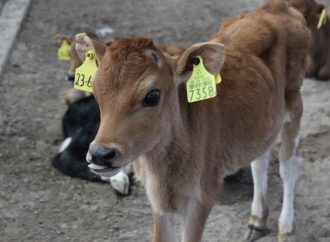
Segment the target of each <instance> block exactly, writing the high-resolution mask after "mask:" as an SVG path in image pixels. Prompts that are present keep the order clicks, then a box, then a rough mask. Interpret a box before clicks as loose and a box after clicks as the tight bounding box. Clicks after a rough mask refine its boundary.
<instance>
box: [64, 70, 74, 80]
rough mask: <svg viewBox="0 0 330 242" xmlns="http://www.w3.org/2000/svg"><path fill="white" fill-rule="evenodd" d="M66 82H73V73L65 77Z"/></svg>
mask: <svg viewBox="0 0 330 242" xmlns="http://www.w3.org/2000/svg"><path fill="white" fill-rule="evenodd" d="M66 80H67V81H69V82H73V81H74V73H71V72H69V73H67V75H66Z"/></svg>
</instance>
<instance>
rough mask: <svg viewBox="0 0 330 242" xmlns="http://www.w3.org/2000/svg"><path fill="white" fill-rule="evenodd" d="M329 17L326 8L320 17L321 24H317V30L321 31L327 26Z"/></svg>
mask: <svg viewBox="0 0 330 242" xmlns="http://www.w3.org/2000/svg"><path fill="white" fill-rule="evenodd" d="M327 16H328V12H327V10H326V9H325V8H324V9H323V10H322V13H321V15H320V18H319V22H318V23H317V28H318V29H320V28H321V27H322V26H323V25H325V24H326V23H327Z"/></svg>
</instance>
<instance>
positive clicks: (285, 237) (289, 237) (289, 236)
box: [278, 233, 296, 242]
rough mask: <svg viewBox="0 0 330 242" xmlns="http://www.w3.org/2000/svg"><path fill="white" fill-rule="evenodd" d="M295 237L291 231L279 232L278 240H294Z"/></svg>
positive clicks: (283, 241)
mask: <svg viewBox="0 0 330 242" xmlns="http://www.w3.org/2000/svg"><path fill="white" fill-rule="evenodd" d="M295 241H296V238H295V236H294V234H293V233H287V234H279V235H278V242H295Z"/></svg>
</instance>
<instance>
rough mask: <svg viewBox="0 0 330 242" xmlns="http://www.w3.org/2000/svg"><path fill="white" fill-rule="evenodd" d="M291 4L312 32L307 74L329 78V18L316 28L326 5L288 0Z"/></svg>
mask: <svg viewBox="0 0 330 242" xmlns="http://www.w3.org/2000/svg"><path fill="white" fill-rule="evenodd" d="M288 2H289V4H290V5H291V6H293V7H294V8H296V9H298V10H299V11H300V12H301V13H302V14H303V15H304V16H305V19H306V22H307V25H308V28H309V29H310V31H311V33H312V43H311V48H310V52H309V58H308V68H307V75H308V76H310V77H315V78H317V79H320V80H329V79H330V18H329V16H327V17H326V21H325V24H322V25H321V27H320V28H317V25H318V22H319V20H320V16H321V13H322V11H323V10H324V9H325V10H326V7H325V6H324V5H323V4H319V3H317V2H316V1H314V0H289V1H288Z"/></svg>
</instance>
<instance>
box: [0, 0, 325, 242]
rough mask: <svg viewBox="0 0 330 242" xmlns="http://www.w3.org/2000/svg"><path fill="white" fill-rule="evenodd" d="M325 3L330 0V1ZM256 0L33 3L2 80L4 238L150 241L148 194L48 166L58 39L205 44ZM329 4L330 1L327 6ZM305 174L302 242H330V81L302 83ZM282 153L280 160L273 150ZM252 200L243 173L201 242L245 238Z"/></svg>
mask: <svg viewBox="0 0 330 242" xmlns="http://www.w3.org/2000/svg"><path fill="white" fill-rule="evenodd" d="M326 1H328V0H326ZM258 2H259V1H258V0H231V1H226V0H203V1H198V0H167V1H160V0H140V1H133V0H129V1H119V0H96V1H89V0H80V1H70V0H56V1H55V0H49V1H44V0H34V1H33V2H32V6H31V8H30V11H29V13H28V16H27V18H26V20H25V22H24V24H23V26H22V31H21V33H20V34H19V36H18V39H17V42H16V44H15V46H14V49H13V51H12V54H11V56H10V58H9V61H8V63H7V66H6V68H5V71H4V74H3V75H2V77H1V79H0V241H4V242H7V241H15V242H16V241H38V242H39V241H40V242H43V241H95V242H96V241H99V242H101V241H111V242H120V241H137V242H140V241H150V238H151V231H152V230H151V227H152V216H151V208H150V206H149V203H148V200H147V199H146V196H145V192H144V189H143V187H141V186H140V185H139V184H135V185H134V186H133V189H132V194H131V196H129V197H125V198H120V197H118V196H116V195H115V194H114V192H113V191H112V189H111V188H110V185H108V184H99V183H91V182H86V181H82V180H78V179H72V178H70V177H66V176H63V175H62V174H60V173H58V172H57V171H56V170H54V169H53V168H52V167H51V166H50V159H51V157H52V156H53V155H54V154H55V153H56V151H57V149H58V145H59V143H60V141H61V127H60V122H61V121H60V120H61V116H62V115H63V113H64V112H65V108H66V107H65V105H64V102H63V93H64V91H65V90H66V89H67V88H69V87H70V85H71V83H68V82H65V81H64V74H65V72H66V70H67V69H68V63H66V62H59V61H58V60H57V59H56V48H55V47H54V46H52V44H51V38H52V36H54V35H55V34H56V33H64V34H69V35H72V34H74V33H77V32H79V30H80V28H81V27H84V28H86V27H87V28H90V29H104V28H105V27H111V28H112V30H113V31H114V32H113V33H112V34H110V35H108V36H107V37H114V36H136V35H148V36H152V37H153V38H154V39H155V40H156V41H159V42H162V43H175V42H181V43H183V44H184V45H189V44H192V43H195V42H199V41H205V40H207V38H208V36H210V35H211V34H212V33H214V32H215V31H216V30H217V29H218V26H219V24H220V23H221V22H222V21H223V20H224V19H226V18H227V17H229V16H230V15H233V14H235V13H238V12H241V11H248V10H251V9H253V8H254V7H255V6H256V5H257V4H258ZM327 4H328V6H329V7H330V3H329V2H327ZM303 95H304V102H305V113H304V118H303V123H302V129H301V130H302V145H301V147H302V153H303V155H304V158H305V160H304V171H303V174H302V177H301V179H300V182H299V185H298V188H297V196H296V233H297V241H298V242H314V241H317V242H326V241H327V242H329V241H330V188H329V186H330V176H329V174H330V156H329V152H330V81H329V82H319V81H315V80H307V79H306V81H305V84H304V88H303ZM274 154H276V153H274ZM277 163H278V162H277V159H276V156H274V159H273V162H272V165H271V167H270V186H269V205H270V218H269V228H270V229H271V233H270V234H269V235H268V236H267V237H265V238H263V239H261V240H260V242H268V241H276V234H277V218H278V216H279V213H280V209H281V200H282V198H281V194H282V187H281V186H282V185H281V180H280V177H279V175H278V164H277ZM251 201H252V183H251V176H250V174H249V171H248V170H246V172H245V173H244V176H242V177H241V182H238V183H231V184H228V185H226V186H225V189H224V193H223V194H222V195H221V198H219V201H218V202H217V204H216V205H215V206H214V209H213V211H212V213H211V216H210V217H209V219H208V223H207V226H206V230H205V234H204V237H203V238H204V240H203V241H209V242H216V241H219V242H228V241H242V238H243V237H244V234H245V233H246V231H247V220H248V215H249V208H250V203H251Z"/></svg>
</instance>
